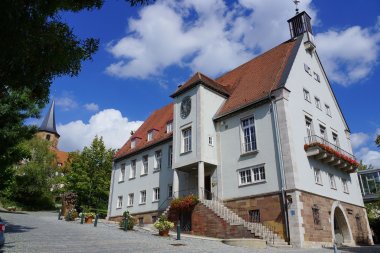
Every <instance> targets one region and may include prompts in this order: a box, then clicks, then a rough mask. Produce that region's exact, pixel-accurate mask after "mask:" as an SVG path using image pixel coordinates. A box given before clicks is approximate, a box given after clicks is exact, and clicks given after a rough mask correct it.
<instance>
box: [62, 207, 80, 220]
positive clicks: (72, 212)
mask: <svg viewBox="0 0 380 253" xmlns="http://www.w3.org/2000/svg"><path fill="white" fill-rule="evenodd" d="M76 218H78V212H77V211H76V210H75V209H71V210H70V211H69V212H68V213H67V214H66V216H65V221H74V220H75V219H76Z"/></svg>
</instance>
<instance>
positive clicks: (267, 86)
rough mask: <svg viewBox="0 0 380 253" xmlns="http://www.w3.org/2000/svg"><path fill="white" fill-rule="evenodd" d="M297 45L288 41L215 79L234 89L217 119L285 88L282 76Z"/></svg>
mask: <svg viewBox="0 0 380 253" xmlns="http://www.w3.org/2000/svg"><path fill="white" fill-rule="evenodd" d="M296 44H297V40H289V41H286V42H284V43H282V44H280V45H278V46H277V47H275V48H272V49H271V50H269V51H267V52H265V53H264V54H262V55H259V56H257V57H256V58H253V59H252V60H250V61H248V62H246V63H244V64H243V65H240V66H239V67H237V68H235V69H234V70H231V71H230V72H228V73H226V74H224V75H223V76H221V77H219V78H218V79H216V81H217V82H218V83H220V84H222V85H224V86H229V87H230V88H231V90H232V91H231V95H230V97H229V98H228V99H227V100H226V102H225V103H224V104H223V105H222V107H221V108H220V110H219V111H218V113H217V115H216V116H217V117H220V116H223V115H226V114H228V113H230V112H233V111H235V110H237V109H239V108H241V107H244V106H245V105H248V104H251V103H253V102H255V101H259V100H261V99H262V98H264V97H266V96H268V95H269V93H270V91H272V90H273V89H276V88H278V87H279V86H280V85H282V84H281V83H280V81H281V78H282V75H283V73H284V70H285V67H286V65H287V63H288V61H289V58H290V57H291V55H292V50H293V48H294V47H295V45H296Z"/></svg>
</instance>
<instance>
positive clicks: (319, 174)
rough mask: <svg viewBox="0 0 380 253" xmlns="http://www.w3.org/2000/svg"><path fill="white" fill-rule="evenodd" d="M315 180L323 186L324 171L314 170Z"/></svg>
mask: <svg viewBox="0 0 380 253" xmlns="http://www.w3.org/2000/svg"><path fill="white" fill-rule="evenodd" d="M314 180H315V183H316V184H319V185H323V182H322V171H321V170H320V169H318V168H314Z"/></svg>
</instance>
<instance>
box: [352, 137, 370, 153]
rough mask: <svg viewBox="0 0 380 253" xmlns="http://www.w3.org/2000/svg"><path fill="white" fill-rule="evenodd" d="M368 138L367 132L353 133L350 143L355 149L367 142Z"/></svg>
mask: <svg viewBox="0 0 380 253" xmlns="http://www.w3.org/2000/svg"><path fill="white" fill-rule="evenodd" d="M368 139H369V136H368V134H366V133H353V134H351V144H352V148H353V149H357V148H359V147H360V146H362V145H364V144H366V143H367V141H368Z"/></svg>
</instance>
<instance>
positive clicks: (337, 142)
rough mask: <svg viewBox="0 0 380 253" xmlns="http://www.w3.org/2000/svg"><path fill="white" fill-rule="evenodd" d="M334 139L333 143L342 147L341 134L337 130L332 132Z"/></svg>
mask: <svg viewBox="0 0 380 253" xmlns="http://www.w3.org/2000/svg"><path fill="white" fill-rule="evenodd" d="M332 140H333V144H334V145H335V146H337V147H340V143H339V136H338V134H337V133H335V132H332Z"/></svg>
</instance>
